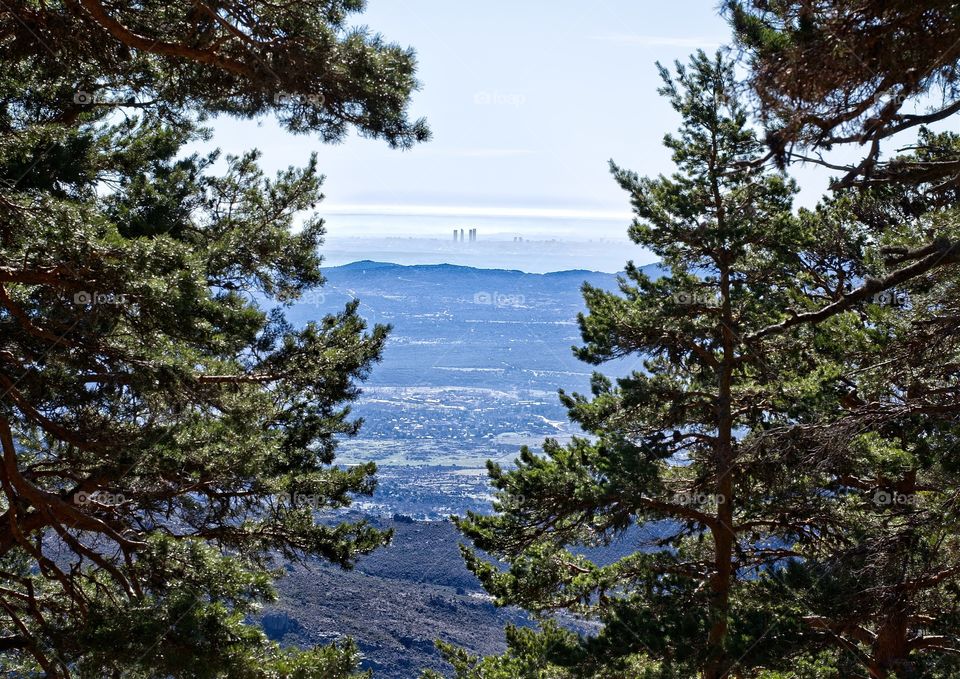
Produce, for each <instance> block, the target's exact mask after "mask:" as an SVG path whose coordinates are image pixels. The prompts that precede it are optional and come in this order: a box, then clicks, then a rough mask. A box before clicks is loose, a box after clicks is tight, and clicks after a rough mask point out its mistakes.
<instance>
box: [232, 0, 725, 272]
mask: <svg viewBox="0 0 960 679" xmlns="http://www.w3.org/2000/svg"><path fill="white" fill-rule="evenodd" d="M363 22H364V23H366V24H367V25H368V26H370V28H371V29H373V30H375V31H379V32H381V33H382V34H383V35H384V36H385V37H386V38H387V39H389V40H391V41H395V42H398V43H400V44H402V45H410V46H412V47H414V48H415V49H416V51H417V55H418V61H419V78H420V80H421V81H422V83H423V88H422V90H421V91H420V92H418V93H417V94H416V95H415V97H414V100H413V105H412V107H411V114H412V115H413V116H415V117H418V116H421V115H422V116H426V117H427V119H428V120H429V123H430V126H431V128H432V130H433V134H434V138H433V140H432V141H430V142H428V143H426V144H423V145H421V146H419V147H417V148H415V149H413V150H411V151H395V150H391V149H389V148H388V147H387V146H386V145H385V144H384V143H383V142H378V141H370V140H365V139H360V138H358V137H352V138H350V139H348V140H347V141H346V142H345V143H343V144H341V145H338V146H329V145H324V144H322V143H320V142H319V141H318V140H316V139H313V138H310V137H307V136H292V135H290V134H288V133H286V132H284V131H282V130H280V129H279V128H278V127H277V126H276V125H275V123H274V122H273V121H272V120H264V121H262V122H260V123H257V122H253V121H234V120H218V121H216V123H215V131H216V134H215V140H214V142H215V143H216V144H217V145H219V146H220V147H222V148H223V149H224V151H227V152H234V153H235V152H239V151H241V150H243V149H244V148H248V147H250V146H256V147H258V148H260V149H261V150H262V151H263V153H264V161H263V164H264V166H265V167H267V168H268V169H275V168H278V167H285V166H287V165H290V164H301V163H302V162H303V161H304V160H305V159H306V158H307V156H308V154H309V153H310V152H311V151H317V152H318V154H319V158H320V167H321V169H322V171H323V172H324V174H326V176H327V181H326V184H325V193H326V196H327V198H326V201H325V202H324V203H322V204H321V205H320V208H319V211H320V213H321V214H322V215H323V216H324V217H325V218H326V219H327V223H328V228H329V234H330V239H331V242H334V241H335V240H336V239H337V238H344V237H358V236H360V237H367V236H376V237H383V236H395V237H407V236H419V237H424V236H426V237H430V236H435V237H437V238H444V239H446V238H449V237H450V235H449V234H450V232H451V229H452V228H453V227H454V226H465V227H467V228H470V227H476V228H478V230H479V233H480V235H481V237H483V236H491V237H492V236H493V234H495V233H500V234H516V235H523V236H525V237H527V238H543V237H557V238H560V239H567V240H568V239H573V240H587V239H591V238H601V237H602V238H618V239H622V238H624V237H625V231H626V228H627V225H628V223H629V221H630V212H629V205H628V203H627V199H626V195H625V194H624V193H623V192H622V191H621V190H620V189H619V188H618V187H617V186H616V185H615V184H614V182H613V181H612V179H611V178H610V175H609V173H608V170H607V161H608V159H610V158H614V159H615V160H616V161H617V162H618V163H619V164H621V165H624V166H626V167H629V168H632V169H635V170H637V171H638V172H640V173H641V174H657V173H659V172H670V171H671V170H672V168H671V164H670V162H669V156H668V153H667V152H666V150H665V149H664V148H663V147H662V145H661V140H662V138H663V135H664V133H666V132H669V131H671V130H673V129H674V128H675V127H676V125H677V117H676V115H675V114H674V112H673V111H672V110H671V109H670V108H669V106H668V105H667V104H666V102H665V101H664V100H663V99H661V98H660V97H659V96H658V95H657V93H656V88H657V87H658V85H659V77H658V75H657V72H656V68H655V66H654V62H655V61H657V60H660V61H661V62H664V63H672V62H673V61H674V60H675V59H681V60H683V61H686V59H687V57H688V55H689V54H690V53H691V52H692V51H694V50H695V49H697V48H698V47H702V48H704V49H707V50H708V51H711V50H714V49H716V47H717V46H718V45H720V44H721V43H724V42H727V41H728V39H729V35H730V31H729V27H728V26H727V24H726V23H725V22H724V21H723V20H722V19H721V18H720V16H719V15H718V13H717V11H716V5H715V3H714V2H709V1H704V0H700V1H695V0H675V1H673V2H651V1H649V0H642V1H638V0H607V1H598V2H582V0H581V1H576V2H574V1H573V0H554V1H547V0H523V1H513V2H511V1H508V0H487V1H486V2H464V1H460V2H455V1H451V0H404V1H402V2H400V1H398V0H369V3H368V9H367V12H366V14H365V15H364V19H363ZM508 240H509V239H508ZM641 259H643V257H638V261H639V260H641Z"/></svg>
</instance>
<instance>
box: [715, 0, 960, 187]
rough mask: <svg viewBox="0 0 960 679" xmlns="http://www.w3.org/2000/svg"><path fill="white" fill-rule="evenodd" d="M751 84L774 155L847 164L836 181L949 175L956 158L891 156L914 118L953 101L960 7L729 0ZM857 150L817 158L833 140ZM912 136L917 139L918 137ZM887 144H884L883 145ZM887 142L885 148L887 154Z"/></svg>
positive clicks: (953, 105)
mask: <svg viewBox="0 0 960 679" xmlns="http://www.w3.org/2000/svg"><path fill="white" fill-rule="evenodd" d="M724 4H725V6H726V11H727V14H728V16H729V17H730V19H731V23H732V24H733V27H734V30H735V34H736V37H737V40H738V42H739V43H740V45H741V46H742V47H743V48H745V50H746V52H747V54H748V55H749V58H750V64H749V65H750V71H749V74H750V84H751V86H752V89H753V91H754V92H755V94H756V95H757V99H758V103H759V113H760V115H761V118H762V120H763V122H764V124H765V127H766V128H767V142H768V144H769V147H770V150H771V151H772V153H773V154H774V155H775V156H776V157H777V158H778V159H779V160H780V162H781V163H785V162H788V161H789V160H791V159H794V160H797V159H801V158H802V159H804V160H808V161H812V162H814V163H822V164H824V165H826V166H828V167H830V168H832V169H834V170H837V171H841V172H843V175H842V176H841V177H840V178H839V181H838V184H839V185H841V186H849V185H853V184H858V185H874V184H878V183H889V182H900V183H910V184H919V183H928V184H931V185H944V186H948V185H955V184H956V182H957V179H958V177H960V162H958V161H957V160H956V159H953V160H950V161H949V162H943V161H941V162H931V161H930V159H929V158H925V157H924V156H923V154H917V155H914V156H912V157H910V158H909V161H908V159H906V158H900V159H898V160H897V161H895V162H891V153H890V150H891V149H893V148H897V147H903V146H906V145H908V144H913V143H914V141H915V140H914V138H913V137H912V136H911V135H912V133H915V132H916V131H917V130H918V129H919V128H920V127H923V126H930V125H934V124H937V123H939V122H941V121H944V120H948V119H949V118H951V117H952V116H954V115H956V114H957V113H958V112H960V98H958V92H960V89H958V86H960V70H958V65H960V7H958V6H957V4H956V3H955V2H949V1H945V0H920V1H917V2H914V1H911V0H883V1H878V2H857V1H855V0H828V1H827V2H816V3H812V2H808V1H806V0H794V1H790V2H773V3H772V2H767V1H766V0H746V1H743V0H727V1H726V2H725V3H724ZM844 145H847V146H851V147H853V148H854V149H856V150H857V151H856V153H857V154H861V152H862V157H861V158H859V159H858V160H856V161H854V162H852V163H847V162H840V161H831V160H830V159H829V156H828V157H827V159H824V157H823V155H822V154H823V153H824V152H829V151H830V150H831V149H833V148H835V147H837V146H844ZM918 145H919V146H920V147H921V148H924V147H925V145H924V143H923V139H922V138H921V139H920V140H918ZM885 147H886V148H885ZM884 151H886V152H887V153H886V156H887V157H884Z"/></svg>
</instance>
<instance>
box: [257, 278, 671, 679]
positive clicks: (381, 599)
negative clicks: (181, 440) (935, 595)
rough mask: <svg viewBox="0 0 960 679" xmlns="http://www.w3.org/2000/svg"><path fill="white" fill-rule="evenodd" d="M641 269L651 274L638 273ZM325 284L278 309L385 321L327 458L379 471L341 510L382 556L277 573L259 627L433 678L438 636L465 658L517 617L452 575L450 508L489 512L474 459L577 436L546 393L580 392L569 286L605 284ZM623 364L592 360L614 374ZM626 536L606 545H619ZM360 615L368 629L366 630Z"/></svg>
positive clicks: (388, 670)
mask: <svg viewBox="0 0 960 679" xmlns="http://www.w3.org/2000/svg"><path fill="white" fill-rule="evenodd" d="M646 269H647V271H648V273H650V274H651V275H656V274H657V273H658V270H657V268H656V267H655V266H650V267H646ZM324 275H325V276H326V278H327V283H326V285H325V286H324V287H323V288H321V289H319V290H318V291H316V292H311V293H308V294H307V295H305V296H304V298H303V299H301V300H299V301H297V302H296V303H295V304H293V306H292V307H291V308H290V309H289V310H288V317H289V318H290V319H291V321H292V322H294V323H297V324H301V323H305V322H307V321H310V320H315V319H318V318H320V317H322V316H323V315H324V314H326V313H334V312H336V311H338V310H340V309H342V308H343V306H344V304H346V303H347V302H348V301H350V300H352V299H359V300H360V312H361V314H362V315H363V316H364V317H365V318H366V319H367V320H368V321H369V322H371V323H388V324H390V325H392V326H393V331H392V333H391V335H390V340H389V343H388V345H387V347H386V349H385V351H384V355H383V361H382V362H381V363H380V364H378V365H377V366H376V367H375V368H374V371H373V373H372V375H371V377H370V379H369V380H368V381H367V382H366V383H365V385H364V387H363V395H362V397H361V398H360V400H359V402H358V403H357V404H356V405H355V408H354V412H355V414H356V415H358V416H362V417H363V418H364V419H365V423H364V426H363V429H362V431H361V433H360V435H359V436H358V437H356V438H354V439H350V440H346V441H344V442H342V443H341V446H340V449H339V453H338V460H339V461H340V462H341V463H351V462H359V461H366V460H373V461H376V462H377V463H378V467H379V471H378V478H379V487H378V489H377V492H376V494H375V495H374V497H372V498H370V499H364V500H363V501H361V502H358V503H357V504H356V505H355V507H354V508H353V509H352V510H351V513H360V514H363V515H366V517H367V518H368V519H369V520H371V521H373V522H374V523H376V524H378V525H381V526H385V527H386V526H389V527H391V528H393V529H394V530H395V531H396V534H395V538H394V542H393V544H392V545H391V546H389V547H387V548H384V549H381V550H378V551H377V552H376V553H374V554H372V555H370V556H369V557H366V558H364V559H361V561H360V563H359V564H358V566H357V568H356V569H355V570H354V571H351V572H347V573H333V568H334V567H332V566H329V565H326V564H323V563H321V562H315V563H311V564H309V567H308V568H304V567H300V566H296V567H294V566H290V567H289V568H288V571H289V573H288V576H287V577H286V578H284V579H282V580H281V581H280V591H281V599H280V601H279V602H278V604H277V605H276V606H272V607H270V608H269V609H267V610H266V611H265V615H264V617H263V619H262V624H263V626H264V629H265V630H266V631H267V633H268V634H269V635H270V636H271V637H273V638H275V639H278V640H280V641H281V642H282V643H295V644H312V643H324V642H329V641H330V640H333V639H336V638H338V637H340V636H345V635H349V636H352V637H353V638H354V639H356V640H357V642H358V643H359V644H360V647H361V649H362V650H363V652H364V654H365V657H366V660H365V662H364V665H365V666H366V667H370V668H374V669H376V670H377V672H376V676H378V677H391V678H396V679H400V678H407V677H410V678H412V677H417V676H418V675H419V672H420V670H422V669H424V668H426V667H432V668H434V669H442V668H443V665H442V663H441V661H440V659H439V656H438V654H437V652H436V651H435V649H434V647H433V641H434V639H437V638H443V639H447V640H449V641H454V642H456V643H458V644H460V645H462V646H464V647H466V648H469V649H471V650H472V651H473V652H479V653H493V652H496V651H498V650H500V649H502V647H503V626H504V624H505V623H507V622H515V623H517V622H523V621H524V620H525V618H524V616H523V615H522V614H521V613H520V612H519V611H516V610H509V609H508V610H504V609H497V608H495V607H494V605H493V604H492V603H491V602H490V600H489V598H488V597H486V595H485V594H484V593H483V592H482V590H481V588H480V586H479V583H477V582H476V580H475V579H474V578H473V576H472V575H471V574H470V573H469V572H468V571H467V570H466V569H465V568H464V566H463V563H462V560H461V558H460V554H459V552H458V548H457V542H458V535H457V533H456V531H455V529H454V528H453V526H452V524H450V522H449V521H447V520H445V519H446V518H447V517H449V516H450V515H451V514H462V513H464V512H466V511H467V510H475V511H489V502H490V491H489V488H488V486H487V483H486V474H485V470H484V468H483V465H484V463H485V461H486V460H487V459H491V458H492V459H497V460H500V461H501V462H503V463H504V464H507V465H509V463H510V462H511V460H512V459H513V458H514V457H515V456H516V454H517V452H518V449H519V447H520V446H521V445H524V444H526V445H529V446H531V447H538V446H540V444H541V443H542V441H543V439H544V438H545V437H553V438H558V439H567V438H569V437H570V436H572V435H575V434H577V433H579V431H578V430H577V429H576V428H575V427H574V426H572V425H570V424H569V423H568V422H567V418H566V412H565V410H564V409H563V407H562V406H560V404H559V402H558V400H557V390H558V389H560V388H563V389H565V390H568V391H586V390H587V389H588V387H589V379H590V375H591V372H592V370H593V367H592V366H588V365H586V364H583V363H581V362H579V361H577V360H576V359H575V358H574V356H573V354H572V351H571V347H572V346H574V345H576V344H579V342H580V335H579V329H578V326H577V323H576V317H577V313H578V312H580V311H582V310H583V309H584V305H583V299H582V296H581V293H580V288H581V285H582V284H583V283H584V282H589V283H590V284H591V285H595V286H599V287H603V288H607V289H615V288H616V285H617V282H616V276H615V275H613V274H606V273H597V272H591V271H562V272H558V273H548V274H529V273H523V272H520V271H507V270H500V269H474V268H469V267H461V266H451V265H446V264H443V265H416V266H400V265H396V264H384V263H379V262H370V261H362V262H355V263H352V264H348V265H344V266H339V267H333V268H328V269H326V270H325V271H324ZM634 367H639V364H638V363H635V362H634V361H621V362H618V363H617V364H613V365H609V366H602V367H601V368H600V369H601V371H602V372H604V373H606V374H609V375H617V374H623V373H625V372H627V371H629V370H630V369H632V368H634ZM638 540H639V538H638V537H637V536H634V535H630V536H628V537H627V539H626V540H625V541H624V542H623V544H621V545H619V546H617V547H614V548H613V549H628V550H633V549H636V548H637V547H638V545H637V544H633V543H635V542H637V541H638ZM370 620H377V621H378V622H377V626H376V627H375V628H372V627H371V626H370V624H369V621H370Z"/></svg>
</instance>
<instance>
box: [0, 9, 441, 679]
mask: <svg viewBox="0 0 960 679" xmlns="http://www.w3.org/2000/svg"><path fill="white" fill-rule="evenodd" d="M360 9H362V3H360V2H341V1H330V2H312V3H299V2H284V1H281V2H276V3H269V4H263V3H252V4H251V3H246V2H242V1H240V2H232V1H231V2H215V3H210V2H200V3H183V4H178V3H174V4H171V3H161V2H145V3H144V2H140V3H135V4H134V3H128V2H123V1H118V2H107V3H101V2H98V0H78V1H77V2H72V1H71V2H63V3H61V2H45V3H33V2H26V3H24V2H18V3H5V4H4V5H3V6H2V7H0V26H2V29H3V30H2V33H3V39H2V40H0V55H2V58H3V62H4V64H5V67H6V68H5V69H4V73H3V75H2V76H0V177H2V185H0V215H2V218H0V335H2V339H0V452H2V455H3V465H2V471H0V482H2V484H0V485H2V491H3V492H2V494H0V573H2V578H3V583H2V587H0V667H2V668H3V670H4V671H5V672H7V673H10V674H11V675H16V676H36V675H38V674H40V673H42V674H43V675H44V676H51V677H62V676H71V675H76V676H97V677H100V676H121V674H122V676H125V677H127V676H129V677H138V676H142V677H155V676H177V677H187V676H191V677H214V676H230V677H257V676H297V677H324V678H337V677H348V676H354V675H355V666H356V663H357V660H358V652H357V649H356V647H355V646H354V645H352V644H351V643H344V644H340V645H337V646H331V647H329V648H318V649H312V650H307V651H302V652H295V651H289V652H288V651H282V650H281V649H279V648H278V647H277V646H276V645H274V644H271V643H268V642H267V640H266V638H265V637H264V635H263V634H262V633H261V632H260V631H259V629H258V628H257V627H256V626H254V625H252V624H249V623H250V620H249V617H250V615H251V614H252V613H253V612H255V607H256V605H257V604H258V602H260V601H263V600H268V599H269V598H270V597H271V596H273V592H272V585H271V582H272V578H273V575H274V574H275V571H274V570H273V569H274V568H275V567H276V566H277V564H278V559H300V558H313V557H320V558H324V559H327V560H329V561H331V562H333V563H335V564H339V565H341V566H343V567H345V568H349V567H350V566H351V565H352V564H353V562H354V560H355V558H356V557H357V556H358V555H361V554H364V553H366V552H369V551H371V550H373V549H374V548H376V547H377V546H380V545H383V544H384V543H385V542H386V541H387V540H388V539H389V534H388V533H385V532H382V531H378V530H375V529H374V528H372V527H371V526H369V525H367V524H366V523H364V522H359V523H337V520H336V518H335V517H330V516H329V514H330V512H331V511H332V510H336V509H338V508H342V507H345V506H348V505H349V504H350V503H351V499H352V498H353V497H354V496H355V495H357V494H369V493H371V492H372V491H373V489H374V485H375V479H374V477H373V474H374V471H375V469H374V466H373V465H372V464H368V465H359V466H356V467H350V468H344V467H340V466H336V465H334V464H333V462H334V453H335V448H336V444H337V440H338V438H340V437H343V436H350V435H353V434H355V433H356V431H357V429H358V427H359V426H360V422H359V420H356V419H353V418H352V417H351V415H350V409H349V402H350V401H351V400H352V399H354V398H355V397H356V395H357V394H358V386H357V385H358V382H359V381H361V380H362V379H363V378H364V377H365V376H366V375H367V374H368V372H369V370H370V369H371V367H372V365H373V364H374V362H375V361H377V360H378V357H379V355H380V351H381V349H382V347H383V344H384V341H385V337H386V332H387V328H386V327H384V326H376V327H373V328H367V327H366V325H365V323H364V321H363V320H362V319H361V318H360V317H359V316H358V314H357V304H356V303H352V304H350V305H348V306H347V307H346V308H345V309H344V310H343V311H342V312H340V313H338V314H334V315H328V316H326V317H324V318H321V319H318V320H317V321H316V322H312V323H309V324H307V325H306V326H305V327H303V328H295V327H292V326H291V325H290V324H289V323H288V322H287V321H286V320H285V318H284V306H285V305H288V304H289V303H291V302H292V301H294V300H296V299H297V298H298V297H299V296H300V295H302V294H303V293H304V292H308V291H310V290H311V289H312V288H315V287H316V286H318V285H320V284H322V282H323V278H322V276H321V273H320V268H319V265H320V257H319V254H318V246H319V245H320V243H321V240H322V235H323V231H324V228H323V223H322V221H321V220H320V219H319V218H317V217H315V216H310V215H311V213H312V211H313V210H314V209H315V206H316V204H317V203H318V202H319V201H320V200H321V199H322V197H323V196H322V194H321V182H322V177H321V176H320V175H319V173H318V169H317V163H316V159H315V158H311V159H310V160H309V161H308V163H307V165H306V166H305V167H302V168H290V169H288V170H285V171H283V172H280V173H279V174H278V175H277V176H276V177H273V178H270V177H266V176H265V175H264V174H263V172H262V171H261V170H260V169H259V168H258V166H257V159H258V154H257V153H256V152H254V151H250V152H247V153H243V154H241V155H237V156H228V157H226V159H225V160H224V162H223V164H222V169H221V170H219V171H218V170H216V168H215V163H217V162H218V160H219V156H218V154H216V153H213V154H210V155H199V154H196V153H193V154H191V153H190V152H189V150H188V149H189V146H190V145H191V144H192V143H194V142H196V141H198V140H202V139H204V138H206V137H207V132H206V130H205V129H204V128H203V127H202V122H203V120H204V118H206V117H208V116H210V115H214V114H226V115H234V116H240V117H253V116H259V115H263V114H276V115H277V117H278V118H279V120H280V121H281V123H282V124H283V125H285V126H286V127H287V128H288V129H290V130H291V131H293V132H309V133H313V134H317V135H319V137H320V138H321V139H324V140H327V141H334V140H338V139H341V138H342V137H343V136H344V134H345V133H346V132H347V131H348V130H349V129H356V130H358V131H359V132H360V133H361V134H365V135H368V136H371V137H377V138H382V139H385V140H386V141H387V142H388V143H390V144H391V145H394V146H408V145H410V144H413V143H415V142H417V141H419V140H422V139H424V138H426V136H427V130H426V127H425V126H424V124H423V122H422V121H415V122H411V121H409V120H408V119H407V116H406V105H407V102H408V100H409V96H410V93H411V92H412V90H413V89H414V88H415V87H416V81H415V80H414V79H413V72H414V60H413V55H412V53H411V52H410V51H409V50H407V49H402V48H400V47H397V46H395V45H390V44H387V43H385V42H384V41H383V40H382V39H381V38H380V37H379V36H375V35H371V34H369V33H368V32H366V31H364V30H354V29H351V28H350V26H349V23H348V22H349V21H350V17H351V15H352V14H354V13H355V12H357V11H359V10H360ZM304 215H306V216H305V217H304ZM318 510H319V511H321V512H323V513H324V515H326V518H322V517H318V515H317V511H318Z"/></svg>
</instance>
